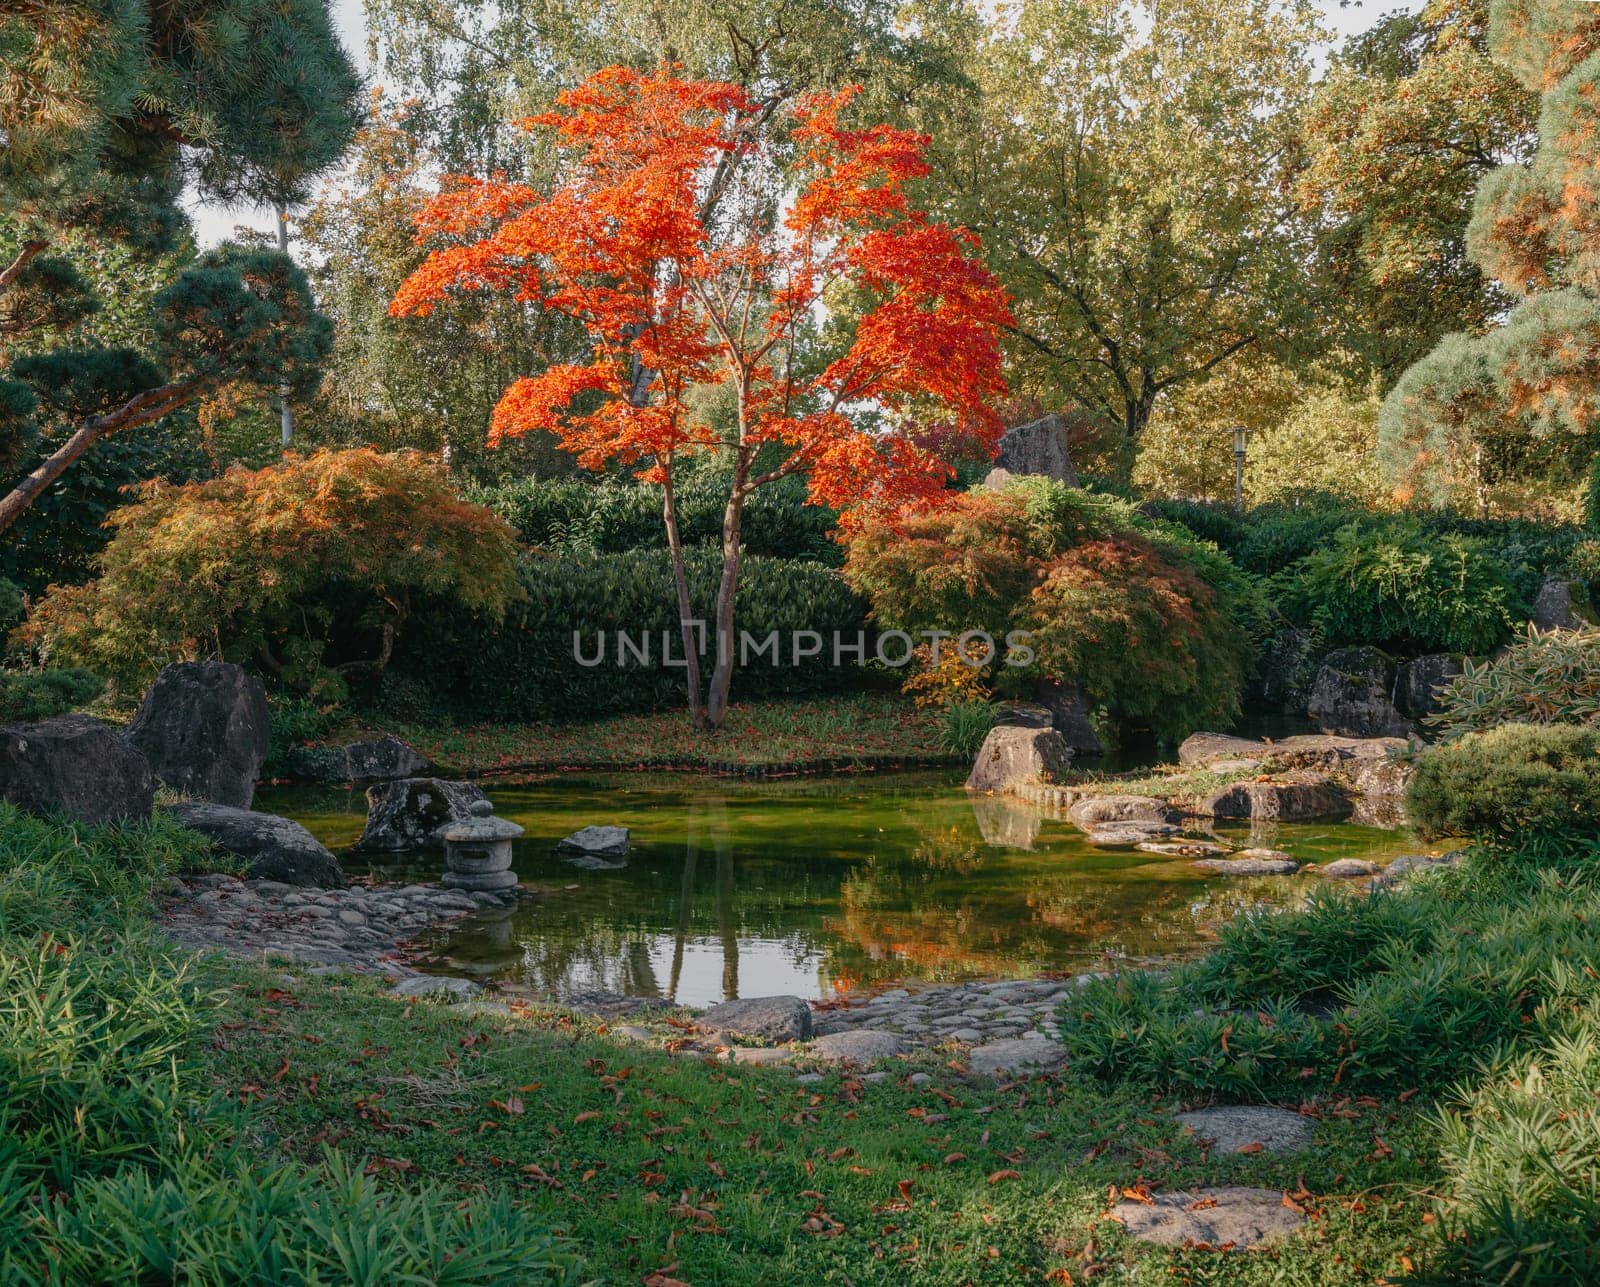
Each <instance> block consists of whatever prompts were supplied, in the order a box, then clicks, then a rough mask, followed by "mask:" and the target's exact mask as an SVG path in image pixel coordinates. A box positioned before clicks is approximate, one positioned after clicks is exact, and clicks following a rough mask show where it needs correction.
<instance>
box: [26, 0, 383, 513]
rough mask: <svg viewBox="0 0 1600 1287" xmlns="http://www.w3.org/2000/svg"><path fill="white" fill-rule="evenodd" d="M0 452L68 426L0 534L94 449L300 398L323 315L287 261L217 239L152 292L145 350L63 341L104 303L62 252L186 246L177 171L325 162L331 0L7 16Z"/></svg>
mask: <svg viewBox="0 0 1600 1287" xmlns="http://www.w3.org/2000/svg"><path fill="white" fill-rule="evenodd" d="M0 84H3V85H4V86H5V90H6V92H5V94H4V95H3V96H0V134H3V136H4V137H5V139H6V141H7V146H6V148H5V150H4V151H3V152H0V198H3V200H4V205H5V209H6V213H7V215H8V217H9V221H10V226H9V230H10V232H11V234H12V236H11V238H10V239H9V241H8V243H7V244H6V245H5V246H0V344H3V345H4V348H3V350H0V359H5V360H7V361H8V363H9V365H8V368H7V370H6V373H5V375H4V376H3V377H0V447H3V448H4V451H3V453H0V454H3V455H4V456H6V457H8V458H9V459H10V460H11V461H12V462H13V463H15V462H17V461H20V460H22V459H23V458H25V457H26V456H27V455H28V454H29V453H30V451H31V450H32V447H33V443H34V441H35V440H36V438H37V434H38V431H39V427H40V422H41V420H43V421H45V422H51V421H54V422H58V423H59V422H66V423H69V424H70V425H71V426H72V428H71V431H70V432H68V433H67V434H66V435H65V436H64V438H63V439H62V440H60V441H59V442H58V443H56V444H55V445H54V446H53V449H52V450H50V451H49V452H48V454H47V455H46V456H45V457H44V459H43V460H42V461H40V462H39V463H38V464H37V465H36V466H35V467H34V468H33V470H31V471H30V472H29V473H28V474H27V475H26V476H24V477H23V479H22V480H21V481H20V482H19V483H17V485H16V486H15V487H14V488H13V489H12V490H11V492H10V493H9V494H7V495H6V496H4V497H3V498H0V530H5V529H6V528H8V527H10V526H11V525H12V524H13V523H15V522H16V520H17V518H18V517H19V516H20V515H21V514H22V513H23V511H24V510H26V509H27V508H28V506H29V505H30V504H32V502H33V501H34V500H35V499H36V498H37V497H38V496H39V495H40V494H41V493H43V492H44V491H45V489H46V488H48V487H49V486H50V485H51V484H52V483H53V482H55V480H56V479H58V478H59V477H60V476H61V475H62V474H63V473H64V472H65V471H66V470H67V469H68V468H69V467H70V466H71V465H72V464H73V463H74V462H75V461H77V460H78V459H79V458H80V457H81V456H83V455H84V453H85V452H87V451H88V450H89V449H90V448H91V447H92V446H93V445H94V444H95V443H96V442H98V441H100V440H101V439H103V438H105V437H108V436H110V435H111V434H114V433H118V432H124V431H127V430H129V429H133V428H136V427H138V426H140V425H145V424H150V423H152V422H154V421H158V420H161V419H163V418H165V417H166V416H168V415H170V414H172V413H173V412H174V411H176V410H178V409H179V408H181V407H185V406H188V405H190V404H192V403H195V402H197V401H198V400H199V399H201V398H205V397H208V396H214V395H217V394H219V393H222V392H224V391H226V390H229V389H231V388H234V387H236V386H239V385H246V386H250V387H253V388H259V389H272V390H278V389H282V388H287V389H288V390H290V391H291V393H302V394H303V393H304V392H307V391H309V389H310V388H311V387H313V386H314V384H315V382H316V375H317V365H316V364H317V362H318V361H319V360H320V358H321V357H322V355H323V354H324V353H325V352H326V351H327V347H328V344H329V333H328V328H327V326H326V323H324V322H321V321H320V320H319V319H317V317H316V315H315V313H314V312H313V310H312V306H311V299H310V293H309V290H308V288H307V285H306V282H305V280H304V277H303V275H302V274H301V273H300V272H299V270H298V269H296V268H295V267H294V265H293V264H292V263H290V262H289V260H288V259H287V258H286V257H284V256H281V255H275V254H271V253H268V252H263V251H257V250H251V249H248V248H244V247H237V246H234V247H226V246H225V247H222V248H219V249H218V250H217V251H214V252H212V253H210V254H209V255H207V256H204V257H202V259H201V260H200V261H199V262H197V263H195V264H193V265H192V266H190V267H188V268H185V269H183V270H182V271H180V272H178V273H177V274H176V275H175V276H174V277H173V278H172V280H171V281H170V282H168V283H167V284H166V285H165V286H164V287H163V288H162V289H160V290H159V291H157V292H156V294H155V296H154V298H153V300H152V305H151V308H152V312H151V317H150V319H149V327H150V332H151V339H150V343H149V344H148V345H147V346H142V347H137V348H136V347H130V346H116V347H112V346H101V345H93V346H87V347H69V346H68V345H66V344H64V343H61V342H60V341H61V340H62V338H63V337H64V335H65V334H66V332H68V331H69V330H70V329H71V328H73V327H74V326H77V325H80V324H81V323H82V322H83V321H84V319H85V318H86V317H88V316H89V315H90V314H91V313H92V312H94V311H95V309H96V308H97V306H98V303H99V301H98V300H97V299H96V298H95V297H94V293H93V292H92V291H91V290H90V289H89V287H88V284H87V282H86V280H85V278H84V277H83V275H82V273H81V272H80V271H79V270H78V267H77V266H76V264H75V263H74V262H73V260H72V259H71V258H69V257H68V256H66V255H64V254H62V253H60V252H61V249H62V248H63V247H64V246H65V245H66V244H67V243H68V241H69V240H70V239H72V238H73V237H74V236H77V237H82V238H86V239H88V240H90V241H102V242H111V243H118V244H120V245H122V246H125V247H128V248H130V249H132V250H135V251H137V252H139V253H143V254H147V255H159V254H161V253H164V252H170V251H172V250H173V249H175V248H176V247H178V246H179V245H180V242H181V237H182V233H183V230H184V227H185V219H184V216H183V214H182V212H181V210H180V209H179V207H178V201H177V199H178V195H179V193H180V191H181V189H182V186H183V182H184V179H185V178H186V177H187V178H189V179H191V180H192V181H193V183H194V184H195V186H196V188H197V189H198V191H199V192H201V193H202V194H205V195H210V196H214V197H218V198H220V199H223V200H228V201H235V200H239V199H242V198H245V197H252V198H255V199H263V200H271V201H279V202H288V201H293V200H298V199H300V198H302V197H303V196H304V194H305V185H306V183H307V182H308V180H309V179H310V177H311V176H312V175H313V174H314V173H315V172H316V171H318V170H320V169H322V168H325V167H326V166H327V165H329V164H331V163H332V162H333V161H334V160H336V159H337V158H338V156H339V154H340V153H341V152H342V150H343V148H344V145H345V143H346V142H347V141H348V138H349V135H350V131H351V128H352V126H353V123H354V121H353V116H352V111H351V108H352V104H353V103H354V101H355V95H356V93H357V90H358V88H359V80H358V78H357V76H356V74H355V72H354V70H353V69H352V68H351V66H350V64H349V62H348V60H347V59H346V58H345V56H344V53H343V51H342V50H341V49H340V47H339V45H338V41H337V39H336V38H335V36H334V35H333V31H332V28H331V26H330V24H329V19H328V12H327V8H326V4H325V0H180V2H179V3H174V4H169V5H159V6H157V5H150V4H147V3H140V2H139V0H124V2H121V3H110V2H108V0H61V2H59V3H51V4H38V5H29V6H24V7H23V11H21V12H19V11H18V10H17V8H15V7H13V8H12V9H10V10H8V11H7V12H6V13H5V14H4V15H3V16H0Z"/></svg>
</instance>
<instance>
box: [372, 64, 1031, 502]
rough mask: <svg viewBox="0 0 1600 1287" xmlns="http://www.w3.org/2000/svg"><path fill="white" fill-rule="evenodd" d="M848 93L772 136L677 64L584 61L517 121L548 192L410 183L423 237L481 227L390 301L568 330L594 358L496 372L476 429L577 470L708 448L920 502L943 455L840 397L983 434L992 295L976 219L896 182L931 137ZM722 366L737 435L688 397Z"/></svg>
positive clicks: (730, 98)
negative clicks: (854, 309) (572, 77)
mask: <svg viewBox="0 0 1600 1287" xmlns="http://www.w3.org/2000/svg"><path fill="white" fill-rule="evenodd" d="M851 97H852V94H851V93H850V92H848V91H847V92H844V93H840V94H835V95H826V96H812V97H809V98H807V99H805V100H803V101H801V102H800V103H799V104H798V106H797V107H795V108H794V109H793V116H794V120H793V122H792V123H793V127H794V128H793V132H792V134H791V135H790V137H789V143H790V146H789V147H786V148H784V149H782V150H780V149H778V148H776V147H774V146H773V145H772V143H771V141H770V140H769V138H768V136H767V134H766V133H765V132H763V131H762V130H761V128H760V124H761V122H762V120H763V112H764V110H765V109H764V108H763V106H762V105H761V104H760V103H758V102H756V101H754V100H752V99H751V98H750V97H749V96H748V95H747V93H746V92H745V91H744V90H743V89H740V88H739V87H737V86H734V85H728V84H720V83H716V82H707V81H693V80H686V79H682V78H680V77H679V75H678V74H677V72H676V69H675V68H673V67H671V66H662V67H660V68H658V69H656V70H655V71H651V72H641V71H636V70H632V69H629V68H624V67H612V68H608V69H606V70H604V71H601V72H599V73H597V74H596V75H594V76H593V77H591V78H590V79H589V80H588V81H587V82H585V83H584V84H583V85H581V86H579V87H578V88H576V89H573V90H569V91H567V92H565V93H563V94H561V95H560V96H559V97H558V98H557V100H556V104H557V105H556V107H555V109H554V110H553V111H550V112H547V113H545V114H543V115H541V116H536V117H532V118H530V119H529V120H527V121H525V122H524V123H523V124H524V126H525V127H526V128H528V129H529V130H546V131H550V132H551V133H552V134H553V135H554V139H555V143H556V146H557V149H558V151H559V152H560V154H561V155H562V158H563V161H564V165H563V169H562V180H561V182H560V183H559V184H558V185H557V186H556V187H555V188H554V189H553V190H552V191H550V192H549V193H542V192H539V191H537V190H536V189H534V188H532V187H529V186H528V185H525V184H520V183H512V182H509V181H507V180H506V179H505V178H504V177H503V176H497V177H494V178H490V179H487V180H480V179H472V178H459V177H458V178H452V179H450V180H449V181H448V182H447V183H446V184H445V185H444V187H443V188H442V189H441V191H440V192H439V194H438V195H437V196H436V197H434V198H433V199H432V200H431V201H429V202H428V203H427V205H426V206H425V207H424V209H423V210H422V211H421V213H420V214H419V216H418V220H417V226H418V232H419V237H420V238H421V239H422V240H423V242H424V244H426V243H427V242H428V240H429V239H430V238H432V237H434V236H436V235H444V234H448V235H449V236H450V237H452V238H455V239H457V240H459V239H461V238H463V237H468V236H471V237H475V238H476V240H472V241H470V242H469V243H468V244H465V245H460V244H457V245H452V246H449V247H447V248H442V249H438V250H436V251H434V253H432V254H430V255H429V256H428V258H427V260H426V261H425V262H424V263H423V264H422V265H421V266H420V267H419V268H418V269H417V270H416V271H415V272H414V273H413V274H412V275H411V277H410V278H409V279H408V280H407V281H406V282H405V283H404V285H403V286H402V287H401V289H400V291H399V293H398V294H397V295H396V296H395V299H394V301H393V303H392V304H391V312H393V313H394V314H395V315H412V314H424V313H427V312H428V311H429V310H430V309H432V308H433V307H434V306H435V305H437V304H438V303H439V302H441V301H442V300H444V299H445V298H447V297H448V296H450V295H451V294H452V293H454V292H460V291H481V290H490V291H510V292H513V293H514V294H515V296H516V298H517V299H518V300H520V301H523V302H526V303H529V304H532V305H535V306H537V307H538V308H540V309H545V310H550V311H554V312H556V313H560V314H563V315H565V316H567V317H569V318H572V319H574V320H575V321H577V322H579V323H580V324H581V325H582V326H583V327H584V329H585V332H586V333H587V335H588V337H589V339H590V342H591V344H592V351H591V355H590V359H589V361H588V362H587V363H583V364H576V365H573V364H564V365H556V366H552V367H550V368H549V369H547V370H545V371H543V372H542V373H540V374H537V375H529V376H525V377H523V378H521V379H519V380H517V381H516V382H515V383H514V384H512V386H511V387H510V388H509V389H508V390H507V391H506V392H505V394H504V396H503V397H502V399H501V401H500V404H499V406H498V408H497V409H496V411H495V414H494V418H493V424H492V429H491V439H490V440H491V442H492V443H498V442H500V441H502V440H504V439H506V438H516V437H521V436H523V435H526V434H530V433H534V432H539V431H546V430H548V431H551V432H553V433H555V434H557V435H558V436H559V438H560V440H561V442H562V443H563V445H564V446H566V447H567V449H568V450H570V451H572V452H574V453H575V454H576V455H577V456H578V457H579V459H580V461H581V462H582V463H583V464H585V465H587V466H589V467H596V468H597V467H599V466H601V465H603V464H605V463H606V462H608V461H619V462H622V463H627V464H638V465H640V466H642V476H643V477H645V478H647V479H651V480H654V481H658V482H659V481H664V480H665V479H666V478H667V477H668V476H669V475H670V471H671V469H672V465H673V461H674V460H675V459H676V458H678V457H680V456H681V455H683V454H686V453H689V452H693V451H697V450H703V449H707V448H710V447H712V446H723V447H728V448H730V449H731V451H732V453H733V455H734V465H735V469H734V477H735V483H734V488H735V496H736V497H738V498H742V495H743V494H744V493H747V492H748V491H749V490H750V489H752V488H754V487H756V486H759V485H761V484H762V483H765V482H769V481H772V480H773V479H774V478H776V477H781V476H783V475H785V474H789V473H797V472H803V473H804V475H805V476H806V478H807V479H808V482H809V489H810V495H811V498H812V499H813V500H814V501H815V502H817V503H820V504H827V505H831V506H835V507H837V508H839V509H841V510H846V511H855V510H859V509H862V508H864V507H865V508H889V509H899V508H902V507H905V506H916V505H921V504H925V503H927V502H929V501H931V500H933V499H934V498H936V497H938V496H939V495H940V493H941V492H942V491H943V489H944V486H945V483H946V480H947V479H948V477H949V475H950V469H949V466H948V464H947V463H946V462H945V461H944V460H942V459H940V458H939V456H938V455H936V454H935V453H933V452H931V451H929V450H927V449H925V448H923V447H921V446H919V445H917V443H916V442H914V441H913V440H912V439H911V438H910V437H908V436H905V435H902V434H883V433H873V432H870V431H868V430H866V429H863V428H861V427H860V426H859V424H858V423H857V419H856V418H854V417H852V415H851V414H850V413H851V411H852V410H853V409H855V408H859V407H862V406H867V405H871V406H876V407H878V408H881V409H883V410H886V411H887V412H889V413H890V414H891V415H892V416H893V415H906V414H909V413H911V412H912V411H913V410H915V409H919V408H928V409H931V410H933V411H935V412H936V413H938V414H941V415H943V416H946V417H950V418H952V419H953V420H954V421H955V422H956V423H958V424H959V425H960V426H962V427H963V428H964V429H965V430H967V431H970V432H973V433H976V434H978V435H980V436H981V437H982V439H983V441H985V442H986V443H988V444H989V445H990V447H991V449H992V444H993V443H994V441H995V439H996V438H997V437H998V434H999V430H1000V422H999V419H998V417H997V416H996V414H995V412H994V411H993V409H992V408H991V405H990V404H991V403H992V402H993V401H994V400H995V399H997V398H998V397H999V396H1000V395H1001V394H1003V392H1004V385H1003V383H1002V380H1001V376H1000V349H999V343H998V332H999V329H1000V327H1001V326H1002V325H1004V324H1005V323H1006V322H1007V321H1008V320H1009V315H1008V311H1007V301H1006V296H1005V294H1004V292H1003V291H1002V290H1001V289H1000V287H999V286H998V284H997V283H996V282H995V280H994V278H993V277H992V276H991V275H990V273H989V272H988V271H987V270H986V269H985V268H984V267H983V266H982V265H981V264H980V263H979V262H978V260H977V259H976V257H975V254H974V252H975V250H976V248H977V243H976V239H975V238H974V237H973V236H972V235H971V234H970V233H968V232H966V231H964V230H960V229H953V228H950V227H947V226H945V225H944V224H941V223H937V222H933V221H931V220H929V219H928V218H927V217H926V216H925V215H924V214H922V213H921V212H919V211H917V210H915V209H914V208H913V207H912V206H911V205H910V203H909V202H908V200H907V197H906V194H905V190H904V188H905V184H906V183H907V182H908V181H909V180H912V179H915V178H918V177H920V176H921V175H923V174H925V173H926V172H927V166H926V163H925V162H924V161H923V149H924V147H925V145H926V142H927V140H926V139H925V138H923V137H921V136H919V135H916V134H912V133H909V132H907V131H904V130H898V129H892V128H890V127H888V126H884V125H878V126H871V127H867V128H859V129H858V128H850V127H847V126H846V125H845V124H843V123H842V121H841V116H842V113H843V112H844V110H845V109H846V107H847V105H848V104H849V102H850V99H851ZM841 288H852V289H853V290H854V291H855V292H856V293H857V296H858V297H859V298H862V299H864V300H865V306H864V309H863V311H862V312H861V315H860V317H859V319H858V321H857V323H856V325H855V328H854V334H853V336H852V337H851V340H850V342H849V344H848V347H847V348H846V349H845V351H844V352H842V353H840V354H838V355H837V356H836V357H834V359H833V360H832V361H830V362H828V363H827V364H826V366H825V367H824V368H823V369H822V370H820V371H818V370H816V369H814V366H811V365H808V364H807V363H806V362H805V361H804V360H803V356H802V348H803V338H804V332H805V331H806V330H807V329H808V328H810V327H812V326H814V325H815V323H816V322H817V320H818V317H819V315H820V314H821V313H822V312H823V311H825V306H826V304H827V302H828V301H829V300H830V299H831V298H833V297H834V296H835V295H836V293H837V292H838V291H839V290H840V289H841ZM723 383H729V384H731V385H732V386H733V389H734V392H735V394H736V405H737V407H738V430H737V433H738V436H737V439H736V441H734V442H732V443H722V442H721V441H720V440H719V439H717V438H715V436H714V435H713V432H712V430H711V429H709V428H708V427H707V426H705V425H704V424H702V423H699V422H698V421H697V420H696V419H695V417H694V416H693V415H692V414H691V413H690V411H689V408H688V406H687V403H686V397H687V395H688V394H689V392H690V390H691V389H692V388H694V387H695V386H703V385H708V384H723ZM772 444H781V445H782V447H784V448H787V454H786V455H785V456H784V457H783V460H782V463H781V464H778V465H776V466H775V467H773V468H771V469H769V470H768V472H767V473H766V474H764V475H760V476H753V474H752V465H753V461H754V457H755V453H756V452H757V451H758V450H760V449H761V448H762V447H764V446H768V445H772Z"/></svg>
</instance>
